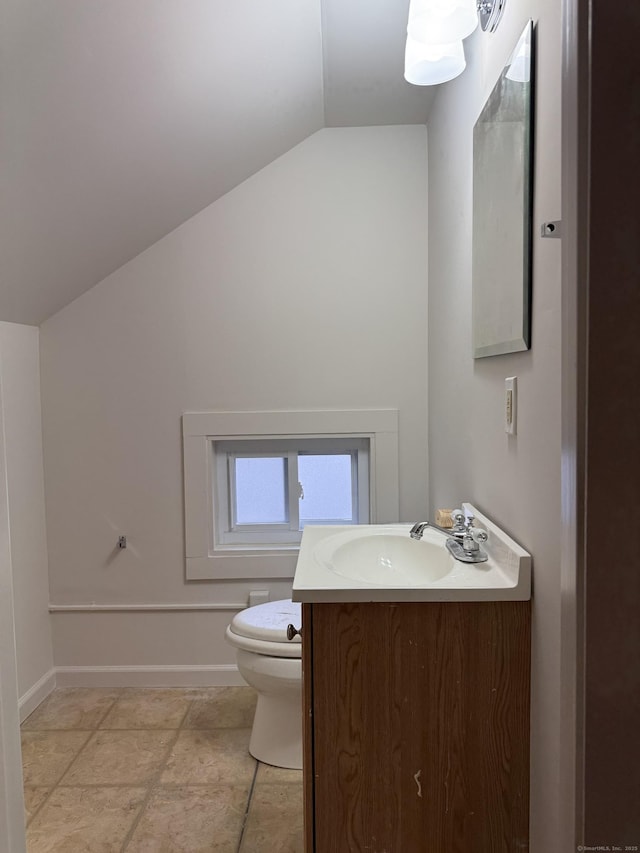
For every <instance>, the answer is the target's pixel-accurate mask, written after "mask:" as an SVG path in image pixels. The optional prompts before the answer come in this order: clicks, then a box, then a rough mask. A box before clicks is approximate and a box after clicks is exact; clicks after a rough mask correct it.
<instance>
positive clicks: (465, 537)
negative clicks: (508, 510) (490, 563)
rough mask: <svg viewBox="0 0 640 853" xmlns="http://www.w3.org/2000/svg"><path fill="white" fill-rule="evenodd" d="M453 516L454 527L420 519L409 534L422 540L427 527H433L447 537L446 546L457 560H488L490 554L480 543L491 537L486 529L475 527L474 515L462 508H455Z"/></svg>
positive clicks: (482, 561)
mask: <svg viewBox="0 0 640 853" xmlns="http://www.w3.org/2000/svg"><path fill="white" fill-rule="evenodd" d="M451 518H452V519H453V521H454V525H453V527H452V528H445V527H440V525H438V524H434V523H433V522H431V521H418V522H417V523H416V524H414V525H413V527H412V528H411V530H410V533H409V535H410V536H411V538H412V539H417V540H420V539H422V536H423V534H424V531H425V530H426V529H427V527H432V528H434V530H437V531H439V532H440V533H444V535H445V536H446V537H447V541H446V542H445V545H446V548H447V550H448V551H449V553H450V554H451V555H452V556H453V557H455V559H456V560H460V561H461V562H462V563H484V562H486V560H488V555H487V554H486V553H485V551H483V549H482V548H481V547H480V543H481V542H486V541H487V539H488V538H489V537H488V534H487V532H486V530H482V529H481V528H479V527H474V526H473V522H474V520H475V519H474V516H473V515H469V516H465V514H464V513H463V512H462V510H459V509H454V510H453V511H452V513H451Z"/></svg>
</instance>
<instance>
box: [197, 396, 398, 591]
mask: <svg viewBox="0 0 640 853" xmlns="http://www.w3.org/2000/svg"><path fill="white" fill-rule="evenodd" d="M397 421H398V413H397V411H396V410H393V409H383V410H375V411H374V410H357V411H351V410H349V411H315V412H311V411H309V412H188V413H185V414H184V415H183V418H182V431H183V450H184V495H185V556H186V566H187V579H193V580H196V579H238V578H274V579H276V578H290V577H292V576H293V573H294V570H295V564H296V559H297V552H298V547H299V543H300V538H301V535H302V530H303V529H304V526H305V525H306V524H340V525H342V524H362V523H367V522H372V523H375V522H380V523H382V522H394V521H397V520H398V428H397Z"/></svg>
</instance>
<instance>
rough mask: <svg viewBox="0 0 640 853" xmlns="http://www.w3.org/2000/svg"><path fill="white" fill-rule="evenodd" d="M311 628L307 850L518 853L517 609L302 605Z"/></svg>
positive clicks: (522, 821)
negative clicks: (309, 842)
mask: <svg viewBox="0 0 640 853" xmlns="http://www.w3.org/2000/svg"><path fill="white" fill-rule="evenodd" d="M305 630H306V627H305ZM310 633H312V643H311V645H310V647H309V648H308V650H307V651H308V654H309V657H310V661H309V663H308V666H309V665H310V666H312V668H313V685H312V695H311V696H308V701H310V702H311V707H312V710H313V719H312V729H313V739H312V742H311V745H310V746H311V748H312V755H309V757H308V760H309V761H311V762H312V763H313V774H312V777H310V779H309V781H310V783H312V784H313V804H314V816H313V820H314V825H313V836H314V842H315V847H314V848H310V847H309V848H308V851H310V850H311V849H314V850H315V853H347V851H354V853H356V851H357V853H360V851H371V853H376V852H377V853H383V851H384V853H421V851H424V852H425V853H502V851H504V853H507V851H508V853H513V851H524V850H527V849H528V799H529V603H528V602H508V603H506V602H504V603H497V602H487V603H484V602H482V603H464V604H454V603H444V604H442V603H421V604H396V605H394V604H321V605H313V606H312V630H311V632H310ZM307 636H308V635H307Z"/></svg>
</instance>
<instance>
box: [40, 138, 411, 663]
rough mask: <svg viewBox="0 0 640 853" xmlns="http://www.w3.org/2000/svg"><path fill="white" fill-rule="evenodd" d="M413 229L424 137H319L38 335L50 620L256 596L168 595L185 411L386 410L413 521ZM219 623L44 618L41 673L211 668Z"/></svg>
mask: <svg viewBox="0 0 640 853" xmlns="http://www.w3.org/2000/svg"><path fill="white" fill-rule="evenodd" d="M426 216H427V202H426V132H425V128H424V127H420V126H400V127H381V128H376V127H373V128H336V129H325V130H322V131H320V132H319V133H317V134H315V135H313V136H311V137H310V138H309V139H307V140H306V141H305V142H303V143H302V144H301V145H299V146H297V147H296V148H294V149H292V150H291V151H290V152H289V153H287V154H286V155H284V156H283V157H281V158H280V159H279V160H276V161H275V162H273V163H272V164H271V165H269V166H268V167H266V168H265V169H263V170H262V171H261V172H259V173H257V174H256V175H254V176H253V177H252V178H250V179H248V180H247V181H246V182H245V183H243V184H241V185H240V186H239V187H237V188H236V189H234V190H233V191H232V192H230V193H229V194H228V195H226V196H225V197H223V198H222V199H220V200H219V201H218V202H216V203H215V204H213V205H211V206H210V207H209V208H207V209H206V210H204V211H203V212H202V213H200V214H198V215H197V216H196V217H194V218H193V219H191V220H189V221H188V222H187V223H185V224H184V225H183V226H181V227H180V228H178V229H177V230H176V231H174V232H173V233H172V234H170V235H169V236H167V237H166V238H164V239H163V240H161V241H160V242H159V243H156V244H155V245H154V246H152V247H151V248H150V249H149V250H148V251H146V252H144V253H143V254H142V255H140V256H138V257H137V258H135V259H134V260H133V261H131V262H130V263H128V264H126V265H125V266H124V267H122V268H121V269H120V270H119V271H118V272H116V273H114V274H113V275H111V276H110V277H109V278H107V279H105V280H104V281H103V282H101V283H100V284H99V285H98V286H96V287H95V288H93V289H92V290H91V291H89V292H88V293H86V294H85V295H83V296H82V297H80V298H79V299H77V300H76V301H75V302H73V303H72V304H71V305H69V306H68V307H67V308H65V309H64V310H62V311H60V312H59V313H58V314H56V315H55V316H54V317H52V318H51V319H49V320H48V321H46V322H45V323H44V324H43V326H42V328H41V345H42V389H43V413H44V444H45V460H46V495H47V520H48V542H49V560H50V574H51V596H52V600H53V602H54V603H56V604H69V603H71V604H73V603H75V604H86V603H91V602H95V603H97V604H133V603H136V604H140V603H151V604H153V603H162V604H182V605H185V606H189V605H192V604H193V605H200V604H203V603H217V604H220V603H223V604H224V603H225V602H228V603H230V606H231V607H232V608H233V607H237V606H239V605H240V604H242V603H243V602H245V601H246V598H247V594H248V591H249V590H250V589H251V588H255V587H257V588H259V589H260V588H265V584H264V582H260V583H257V584H253V585H251V584H248V583H233V582H228V583H227V582H219V583H214V582H211V583H210V582H195V583H194V582H191V583H186V582H185V579H184V529H183V528H184V521H183V497H182V468H181V437H180V429H181V424H180V416H181V414H182V412H183V411H186V410H194V411H207V410H223V411H224V410H254V409H255V410H260V409H314V408H349V409H351V408H388V407H391V408H398V409H399V411H400V437H399V438H400V494H401V499H400V501H401V503H400V511H401V517H402V518H403V519H407V520H410V519H415V518H418V517H422V516H423V515H424V513H425V511H426V505H427V485H426V468H427V442H426V434H427V420H426V419H427V405H426V362H427V346H426V325H427V319H426V299H427V288H426V275H427V254H426ZM121 533H123V534H126V535H127V536H128V538H129V547H128V549H127V550H126V551H124V552H117V551H116V550H115V545H116V540H117V537H118V535H119V534H121ZM267 586H268V587H269V588H270V589H271V592H272V597H277V596H284V595H287V594H289V590H290V584H289V583H282V582H280V583H271V584H268V585H267ZM230 616H231V614H230V613H228V612H215V611H214V612H211V613H208V614H206V618H205V617H204V616H203V614H201V613H197V614H194V613H190V612H181V613H179V612H170V613H166V612H163V613H159V614H156V615H154V614H149V613H145V614H144V615H141V614H127V613H118V614H117V615H116V614H113V615H110V616H109V615H107V616H105V615H99V616H98V615H95V614H91V613H90V614H78V613H56V614H55V615H54V617H53V626H54V645H55V657H56V663H57V664H58V665H60V666H65V667H74V666H76V667H78V666H81V667H96V666H116V667H119V666H126V665H129V666H138V667H143V666H146V667H153V666H155V665H158V666H161V665H171V666H176V667H179V666H186V665H189V664H191V663H194V664H198V665H202V666H204V665H205V664H206V663H208V664H209V665H212V666H222V667H224V666H226V665H228V664H230V663H231V662H232V661H233V653H232V651H231V650H230V649H228V648H227V647H226V645H225V643H224V642H223V641H222V632H223V628H224V626H225V625H226V624H227V623H228V621H229V618H230ZM166 634H169V635H170V637H171V641H170V642H169V643H167V642H166ZM163 637H165V639H163ZM103 674H104V673H103ZM85 675H86V672H85V673H84V675H83V676H82V677H84V676H85ZM219 675H220V677H221V678H222V677H227V675H228V673H227V675H225V672H224V671H222V670H220V672H219ZM72 676H73V673H69V678H71V677H72ZM104 676H105V678H106V677H107V676H106V674H104ZM78 677H80V676H78ZM110 677H111V676H110ZM211 677H212V678H213V677H214V676H211Z"/></svg>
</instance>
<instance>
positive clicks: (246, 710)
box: [184, 687, 257, 729]
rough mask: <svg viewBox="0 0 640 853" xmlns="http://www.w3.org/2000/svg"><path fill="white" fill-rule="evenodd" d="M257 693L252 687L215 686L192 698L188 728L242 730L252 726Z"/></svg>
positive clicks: (186, 723)
mask: <svg viewBox="0 0 640 853" xmlns="http://www.w3.org/2000/svg"><path fill="white" fill-rule="evenodd" d="M256 700H257V696H256V692H255V690H252V689H251V687H215V688H211V692H210V693H209V694H208V695H206V694H205V695H204V696H202V697H198V698H195V699H194V700H193V702H192V704H191V708H190V709H189V713H188V714H187V719H186V720H185V723H184V725H185V728H187V729H218V728H227V729H229V728H231V729H245V728H251V726H252V725H253V716H254V714H255V710H256Z"/></svg>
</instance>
